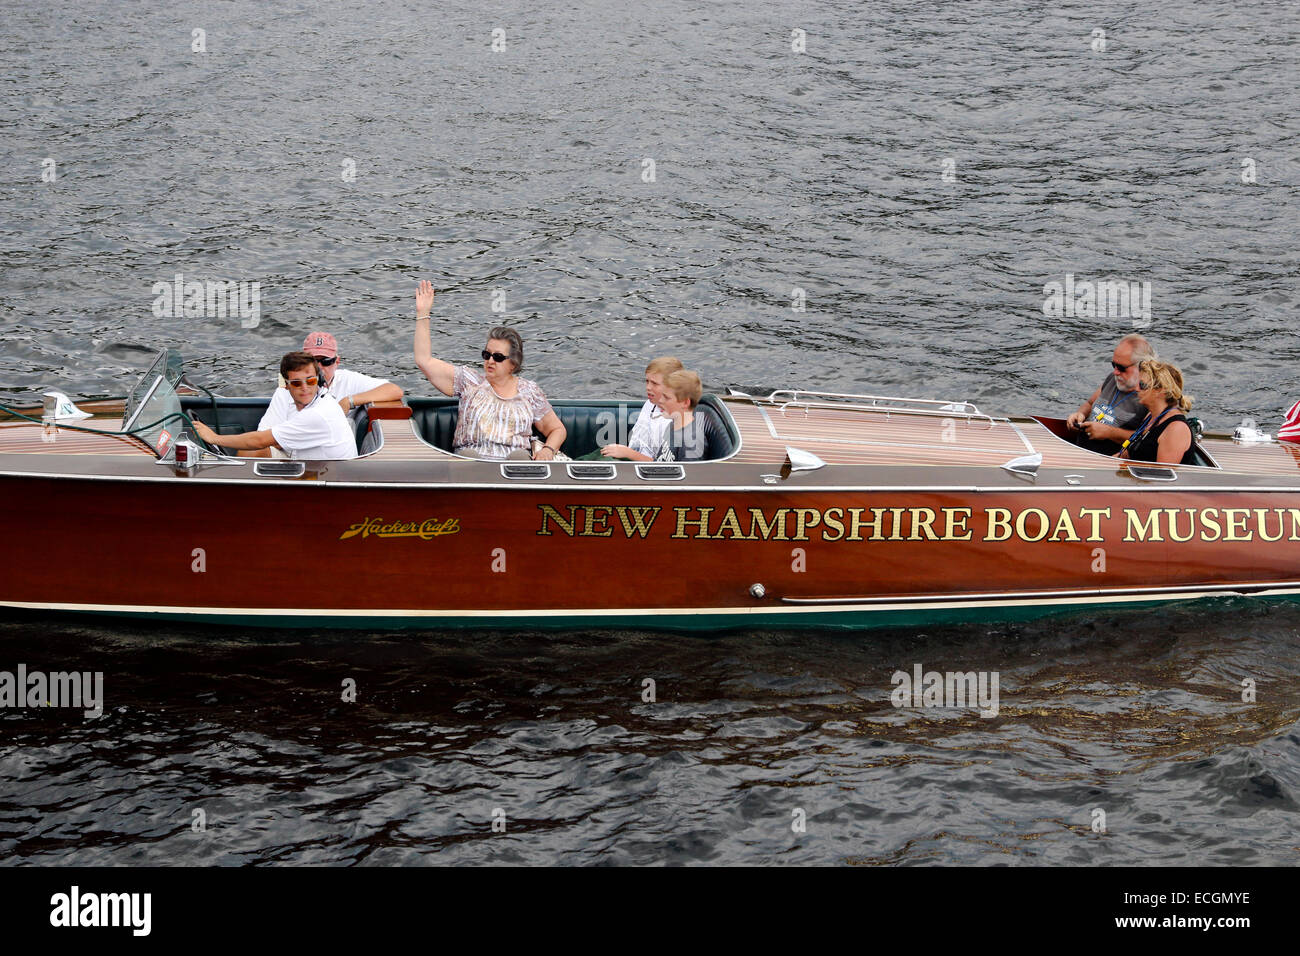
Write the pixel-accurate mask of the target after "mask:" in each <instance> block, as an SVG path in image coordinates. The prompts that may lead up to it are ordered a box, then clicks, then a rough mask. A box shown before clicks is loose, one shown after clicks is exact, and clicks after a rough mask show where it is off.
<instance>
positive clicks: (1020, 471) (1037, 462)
mask: <svg viewBox="0 0 1300 956" xmlns="http://www.w3.org/2000/svg"><path fill="white" fill-rule="evenodd" d="M1042 466H1043V456H1042V454H1041V453H1040V452H1034V453H1033V454H1032V455H1021V456H1020V457H1019V458H1012V459H1011V460H1010V461H1008V462H1004V463H1003V464H1002V469H1003V471H1009V472H1011V473H1012V474H1013V475H1028V476H1029V477H1030V478H1035V479H1036V478H1038V469H1039V468H1041V467H1042Z"/></svg>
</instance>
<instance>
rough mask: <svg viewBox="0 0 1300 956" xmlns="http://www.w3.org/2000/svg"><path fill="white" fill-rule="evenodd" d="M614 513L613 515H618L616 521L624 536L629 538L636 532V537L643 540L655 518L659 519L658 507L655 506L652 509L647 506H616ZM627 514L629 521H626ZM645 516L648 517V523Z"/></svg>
mask: <svg viewBox="0 0 1300 956" xmlns="http://www.w3.org/2000/svg"><path fill="white" fill-rule="evenodd" d="M614 512H615V514H617V515H618V520H619V521H620V522H622V524H623V534H624V535H626V536H627V537H629V538H630V537H632V533H633V532H636V536H637V537H638V538H644V537H645V536H646V535H647V534H649V533H650V528H651V526H652V525H654V523H655V518H657V517H659V506H658V505H655V506H653V507H649V506H639V507H638V506H624V505H616V506H615V507H614ZM629 514H630V515H631V516H632V520H631V521H629V520H628V515H629ZM647 514H648V515H650V520H649V521H647V520H646V515H647Z"/></svg>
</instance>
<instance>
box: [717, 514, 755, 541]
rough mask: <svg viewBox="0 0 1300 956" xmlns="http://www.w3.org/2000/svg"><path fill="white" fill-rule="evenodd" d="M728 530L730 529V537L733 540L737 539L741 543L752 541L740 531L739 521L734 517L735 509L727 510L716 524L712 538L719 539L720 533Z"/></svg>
mask: <svg viewBox="0 0 1300 956" xmlns="http://www.w3.org/2000/svg"><path fill="white" fill-rule="evenodd" d="M728 528H730V529H731V535H730V537H731V538H733V539H735V538H739V539H740V540H741V541H752V540H753V539H752V538H750V537H749V535H747V534H745V532H743V531H741V530H740V519H739V518H737V517H736V509H735V508H728V509H727V510H726V512H725V513H724V514H723V515H722V521H721V522H719V523H718V530H717V531H715V532H714V534H713V537H715V538H721V537H722V532H723V531H725V530H726V529H728Z"/></svg>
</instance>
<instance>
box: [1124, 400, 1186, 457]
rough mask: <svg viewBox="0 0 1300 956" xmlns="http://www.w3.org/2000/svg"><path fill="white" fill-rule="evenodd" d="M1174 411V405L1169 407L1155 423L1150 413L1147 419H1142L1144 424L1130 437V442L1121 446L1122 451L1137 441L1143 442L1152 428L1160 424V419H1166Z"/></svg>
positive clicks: (1158, 416)
mask: <svg viewBox="0 0 1300 956" xmlns="http://www.w3.org/2000/svg"><path fill="white" fill-rule="evenodd" d="M1173 410H1174V406H1173V405H1170V406H1168V407H1167V408H1166V409H1165V410H1164V411H1163V412H1161V413H1160V414H1159V415H1157V416H1156V420H1155V421H1151V414H1150V413H1149V412H1148V413H1147V417H1146V418H1144V419H1142V424H1141V425H1139V426H1138V427H1137V431H1135V432H1134V433H1133V434H1132V435H1129V437H1128V440H1127V441H1125V442H1124V444H1123V445H1121V446H1120V449H1121V450H1123V449H1125V448H1127V447H1128V446H1129V445H1131V444H1132V443H1133V442H1135V441H1141V440H1142V439H1143V438H1145V437H1146V434H1147V432H1148V431H1150V430H1151V429H1152V428H1154V427H1155V426H1157V425H1159V424H1160V419H1162V418H1164V417H1165V416H1166V415H1168V414H1169V413H1170V412H1172V411H1173ZM1148 422H1150V424H1147V423H1148Z"/></svg>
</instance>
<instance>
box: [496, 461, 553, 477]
mask: <svg viewBox="0 0 1300 956" xmlns="http://www.w3.org/2000/svg"><path fill="white" fill-rule="evenodd" d="M512 468H513V469H515V470H516V471H522V473H521V474H516V475H512V474H510V469H512ZM501 477H502V478H507V479H509V480H510V481H546V480H547V479H549V478H550V477H551V463H550V462H549V461H503V462H501Z"/></svg>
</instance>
